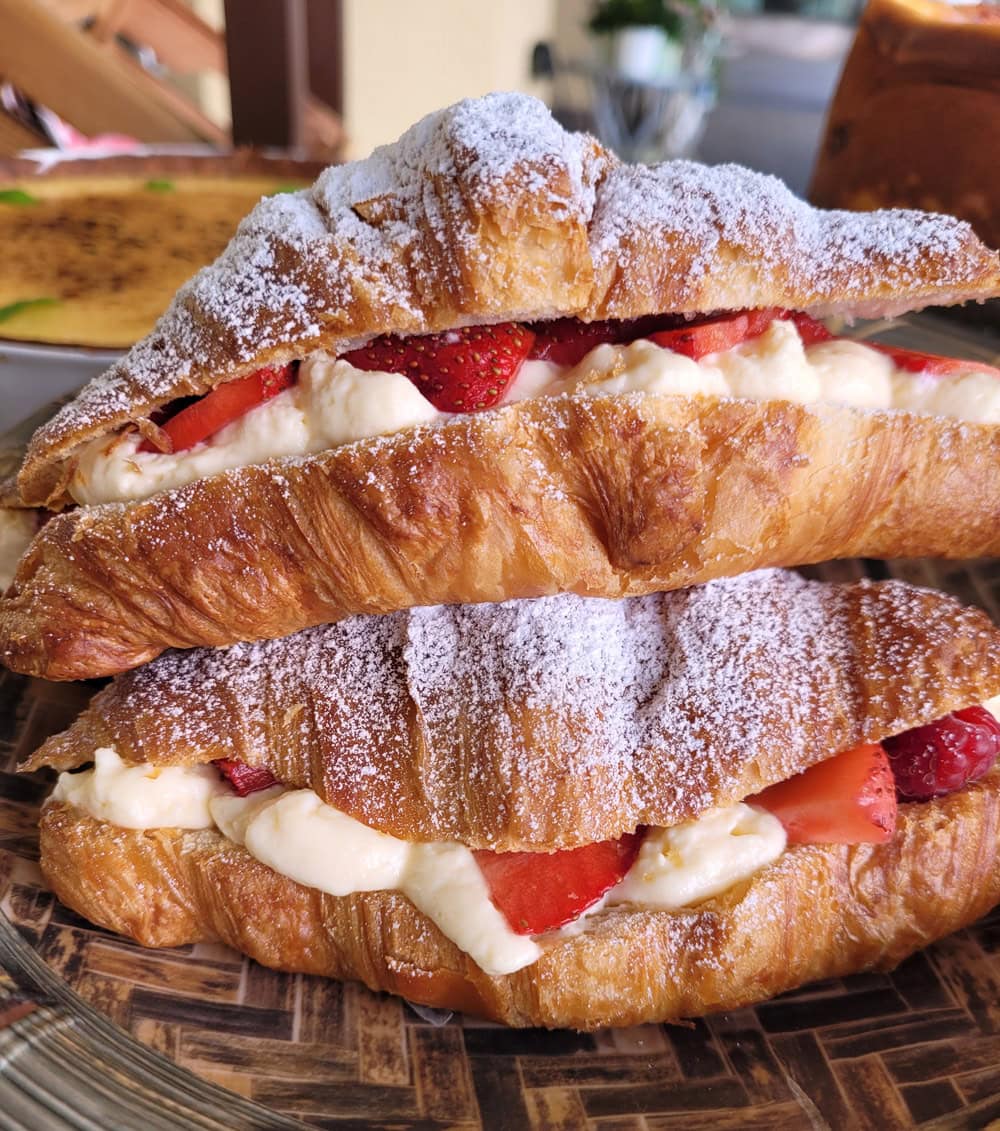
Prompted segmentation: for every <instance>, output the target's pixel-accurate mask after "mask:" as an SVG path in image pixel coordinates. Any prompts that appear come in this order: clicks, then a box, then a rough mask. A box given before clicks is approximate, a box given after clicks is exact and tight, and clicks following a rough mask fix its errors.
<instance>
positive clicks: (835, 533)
mask: <svg viewBox="0 0 1000 1131" xmlns="http://www.w3.org/2000/svg"><path fill="white" fill-rule="evenodd" d="M998 479H1000V429H998V428H996V427H992V426H988V425H973V424H963V423H961V422H959V421H955V420H948V419H944V418H940V417H931V416H920V415H915V414H912V413H906V412H863V411H860V410H857V409H852V408H846V407H840V406H834V405H813V406H804V405H798V404H791V403H789V402H775V401H771V402H761V403H754V402H749V401H730V400H719V399H717V398H698V397H671V396H659V395H652V394H629V395H623V396H611V397H585V396H573V397H557V398H541V399H538V400H533V401H523V402H520V403H518V404H512V405H508V406H505V407H503V408H500V409H497V410H495V411H493V412H488V413H483V414H480V415H471V416H460V417H456V418H454V419H452V420H450V421H448V422H447V423H446V424H444V425H443V426H441V427H439V428H423V429H412V430H409V431H407V432H405V433H401V434H397V435H392V436H387V437H382V438H378V439H372V440H366V441H361V442H358V443H355V444H349V445H346V446H344V447H342V448H337V449H335V450H333V451H330V452H327V453H324V454H323V455H321V456H317V457H312V458H307V459H302V460H284V461H275V462H272V463H270V464H266V465H258V466H254V467H247V468H242V469H240V470H238V471H233V472H226V473H223V474H220V475H216V476H212V477H210V478H208V479H204V480H199V481H197V482H195V483H192V484H189V485H188V486H186V487H182V488H179V489H177V490H174V491H168V492H163V493H162V494H159V495H156V496H154V497H153V498H151V499H148V500H146V501H143V502H139V503H133V504H129V505H125V506H122V505H107V506H101V507H93V508H80V509H79V510H77V511H74V512H71V513H69V514H66V515H60V516H57V517H56V518H54V519H53V520H52V521H51V522H49V523H47V524H46V526H44V527H43V529H42V530H41V531H40V532H39V534H38V536H37V537H36V539H35V541H34V543H33V544H32V546H31V548H30V549H29V551H28V553H27V554H26V555H25V557H24V558H23V559H22V561H21V563H20V565H19V568H18V570H17V574H16V576H15V579H14V583H13V586H12V588H11V589H10V590H9V591H8V593H7V594H6V595H5V596H4V597H3V598H2V600H0V659H2V661H3V662H4V663H5V664H6V665H7V666H9V667H11V668H13V669H14V670H15V671H23V672H27V673H30V674H33V675H40V676H44V677H46V678H49V679H86V678H92V677H95V676H100V675H113V674H116V673H118V672H121V671H125V670H127V669H129V668H132V667H135V666H137V665H139V664H142V663H145V662H146V661H148V660H150V659H152V658H153V657H154V656H156V655H158V654H159V653H160V652H161V651H163V649H164V648H167V647H179V648H189V647H192V646H196V645H204V644H208V645H225V644H232V643H234V642H236V641H239V640H253V639H261V638H271V637H279V636H285V635H287V634H289V633H292V632H296V631H298V630H299V629H303V628H306V627H309V626H311V625H316V624H326V623H330V622H332V621H335V620H338V619H340V618H342V617H345V616H349V615H351V614H354V613H373V612H389V611H392V610H396V609H403V608H410V607H413V606H416V605H433V604H444V603H467V602H480V601H504V600H507V599H509V598H521V597H537V596H540V595H544V594H552V593H559V592H573V593H578V594H581V595H590V596H604V597H621V596H626V595H636V594H642V593H651V592H658V591H661V590H666V589H675V588H682V587H684V586H688V585H694V584H697V583H699V582H702V581H705V580H708V579H710V578H713V577H720V576H727V575H731V574H738V573H741V572H744V571H747V570H752V569H757V568H760V567H763V566H772V565H777V566H786V565H799V564H805V563H811V562H818V561H824V560H828V559H830V558H836V557H851V556H858V557H919V556H924V555H930V556H941V557H957V558H963V557H964V558H972V557H981V556H983V557H984V556H990V555H996V554H1000V492H998V491H997V487H996V485H997V482H998Z"/></svg>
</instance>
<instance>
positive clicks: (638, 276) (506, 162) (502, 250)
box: [20, 94, 1000, 504]
mask: <svg viewBox="0 0 1000 1131" xmlns="http://www.w3.org/2000/svg"><path fill="white" fill-rule="evenodd" d="M998 290H1000V260H998V257H997V255H996V254H995V253H992V252H990V251H988V250H987V249H986V248H985V247H984V246H983V245H982V244H981V243H980V242H979V241H978V240H977V239H976V237H975V236H974V235H973V233H972V231H971V229H970V228H969V227H968V225H966V224H963V223H961V222H959V221H956V220H954V219H951V218H949V217H944V216H937V215H929V214H926V213H919V212H904V211H895V212H880V213H875V214H863V215H862V214H852V213H847V212H820V211H816V210H814V209H812V208H810V207H809V206H808V205H806V204H804V203H803V202H802V201H800V200H798V199H797V198H795V197H794V196H793V195H792V194H791V193H790V192H789V191H788V190H787V189H786V188H785V187H784V185H782V184H781V183H780V182H779V181H777V180H775V179H774V178H772V177H766V176H763V175H761V174H756V173H751V172H749V171H747V170H745V169H740V168H737V167H735V166H723V167H718V168H707V167H704V166H699V165H694V164H691V163H689V162H672V163H666V164H662V165H658V166H653V167H645V166H626V165H621V164H619V163H618V162H617V160H616V159H615V158H614V157H613V156H612V155H611V154H609V153H607V152H606V151H605V150H603V149H602V148H601V147H600V146H599V145H598V143H597V142H596V141H594V140H593V139H592V138H589V137H586V136H584V135H576V134H568V133H566V132H565V131H564V130H562V128H561V127H559V126H558V125H557V124H556V123H555V122H554V121H553V119H552V118H551V116H550V115H549V113H548V111H547V110H546V109H545V107H544V106H543V105H542V104H541V103H540V102H537V101H536V100H534V99H531V98H528V97H526V96H523V95H515V94H506V95H491V96H488V97H486V98H483V99H479V100H474V101H468V102H462V103H459V104H457V105H456V106H453V107H451V108H450V109H447V110H443V111H440V112H438V113H437V114H432V115H431V116H430V117H428V118H425V119H424V120H423V121H422V122H419V123H418V124H417V125H416V126H414V127H413V128H412V129H411V130H410V131H408V132H407V133H406V134H405V135H404V136H403V137H402V138H401V139H400V140H399V141H398V142H397V143H396V144H395V145H392V146H387V147H385V148H383V149H380V150H377V151H376V152H375V153H374V154H373V155H372V156H371V157H370V158H368V159H367V160H366V161H362V162H356V163H354V164H351V165H345V166H340V167H334V168H331V169H328V170H327V171H326V172H325V173H324V174H323V175H322V176H321V177H320V178H319V180H318V181H317V182H316V184H315V186H314V187H313V188H312V189H311V190H307V191H304V192H301V193H294V194H287V195H282V196H276V197H271V198H269V199H266V200H264V201H263V202H261V204H260V205H258V207H257V208H256V209H255V210H254V212H253V213H252V214H251V215H250V216H249V217H248V218H247V219H246V220H245V221H244V223H243V224H242V225H241V227H240V230H239V232H238V233H237V235H236V237H235V238H234V240H233V242H232V243H231V244H230V246H229V248H228V249H227V250H226V252H224V254H223V255H222V256H221V258H220V259H219V260H218V261H217V262H216V263H215V264H214V265H213V266H212V267H210V268H207V269H205V270H204V271H202V272H201V273H200V274H198V275H197V276H196V277H195V278H194V279H193V280H191V282H190V283H188V284H187V285H185V286H184V287H183V288H182V289H181V291H180V292H179V293H178V295H177V298H176V299H175V301H174V304H173V305H172V306H171V308H170V309H169V310H168V311H167V313H166V314H165V315H164V317H163V319H162V320H161V321H160V323H159V324H158V325H157V327H156V328H155V330H154V331H153V333H152V334H151V335H150V336H149V337H147V338H146V339H145V340H144V341H142V342H140V343H139V344H138V345H137V346H136V347H135V348H134V349H133V350H132V352H131V353H130V354H129V355H128V356H127V357H126V358H125V359H124V360H123V361H122V362H120V363H119V364H117V365H116V366H115V367H114V368H112V369H111V370H110V371H109V372H108V373H107V374H105V375H104V376H102V377H100V378H98V379H97V380H96V381H93V382H91V384H90V385H88V386H87V387H86V389H85V390H84V391H83V392H82V393H81V394H80V395H79V396H78V397H77V398H76V400H75V401H73V402H72V403H71V404H70V405H68V406H67V407H66V408H65V409H63V410H62V411H61V412H60V413H59V414H58V415H57V416H55V417H54V418H53V420H52V421H50V422H49V423H48V424H47V425H45V426H44V427H43V428H42V429H40V430H39V432H38V433H37V434H36V435H35V437H34V440H33V441H32V444H31V446H30V448H29V450H28V454H27V456H26V459H25V462H24V465H23V468H22V472H21V475H20V490H21V492H22V495H23V498H24V501H25V502H27V503H39V504H41V503H52V504H58V503H59V501H60V499H61V497H62V495H63V491H64V489H65V486H66V483H67V481H68V478H69V475H70V473H71V471H72V465H73V455H74V452H75V451H76V450H77V448H78V447H79V445H80V444H82V443H84V442H86V441H87V440H90V439H92V438H94V437H96V436H100V435H102V434H104V433H106V432H108V431H110V430H113V429H115V428H118V427H120V426H121V425H123V424H126V423H127V422H129V421H132V420H136V419H139V418H144V417H146V416H147V415H148V414H149V413H150V412H151V411H152V410H153V409H155V408H156V407H158V406H160V405H163V404H165V403H167V402H169V401H171V400H173V399H174V398H176V397H180V396H187V395H192V394H198V393H202V392H204V391H205V390H206V389H208V388H210V387H211V386H212V385H215V384H217V383H219V382H220V381H225V380H228V379H231V378H234V377H238V376H240V375H242V374H245V373H247V372H250V371H252V370H254V369H256V368H258V367H260V366H262V365H267V364H275V363H282V362H285V361H288V360H291V359H292V358H297V357H303V356H304V355H306V354H308V353H310V352H312V351H314V350H317V349H324V350H328V351H332V352H338V351H341V350H343V349H344V348H345V347H348V346H350V345H356V344H358V343H360V342H362V341H364V340H366V339H368V338H370V337H372V336H375V335H379V334H383V333H388V332H392V333H398V334H419V333H426V332H428V331H434V330H439V329H443V328H447V327H452V326H455V325H460V324H468V323H477V322H490V321H502V320H506V319H521V318H525V319H544V318H551V317H554V316H556V315H579V316H581V317H583V318H585V319H594V318H609V317H611V318H628V317H634V316H637V315H641V314H647V313H659V312H664V311H674V312H695V311H711V310H718V309H726V308H734V307H735V308H744V307H769V306H781V307H788V308H795V309H802V310H809V311H811V312H812V313H814V314H819V315H822V314H825V313H832V312H847V313H850V314H852V315H857V316H866V315H878V314H888V313H895V312H898V311H902V310H907V309H913V308H916V307H919V306H925V305H928V304H934V303H936V304H947V303H953V302H961V301H964V300H966V299H970V298H971V299H984V298H987V297H990V296H991V295H993V294H995V293H997V291H998Z"/></svg>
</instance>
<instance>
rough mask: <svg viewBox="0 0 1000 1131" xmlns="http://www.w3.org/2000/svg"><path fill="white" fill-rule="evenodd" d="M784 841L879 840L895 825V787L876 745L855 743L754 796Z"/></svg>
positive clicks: (750, 799)
mask: <svg viewBox="0 0 1000 1131" xmlns="http://www.w3.org/2000/svg"><path fill="white" fill-rule="evenodd" d="M747 801H748V803H749V804H751V805H759V806H760V807H761V808H762V809H767V810H768V812H770V813H773V814H774V815H775V816H776V817H777V818H778V820H779V821H781V823H782V824H783V825H784V826H785V832H786V833H787V834H788V842H789V844H884V843H885V842H886V841H887V840H890V839H891V837H892V834H893V832H895V829H896V785H895V782H894V781H893V777H892V769H891V768H890V766H889V759H888V757H887V756H886V753H885V751H884V750H883V749H882V747H881V746H879V745H878V744H875V745H873V746H856V747H855V748H854V749H853V750H845V751H844V753H843V754H837V755H835V756H834V757H833V758H828V759H827V760H826V761H825V762H820V763H818V764H817V765H815V766H810V768H809V769H808V770H804V771H803V772H802V773H801V774H796V775H795V777H793V778H789V779H788V780H787V781H783V782H778V784H777V785H772V786H769V787H768V788H767V789H765V790H764V791H763V792H761V793H758V794H757V795H756V796H754V797H748V798H747Z"/></svg>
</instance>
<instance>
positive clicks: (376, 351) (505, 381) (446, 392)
mask: <svg viewBox="0 0 1000 1131" xmlns="http://www.w3.org/2000/svg"><path fill="white" fill-rule="evenodd" d="M534 340H535V335H534V334H533V333H532V332H531V331H530V330H529V329H528V328H527V327H525V326H521V325H519V324H518V323H517V322H502V323H500V324H499V325H497V326H466V327H463V328H462V329H460V330H448V331H447V332H446V333H444V334H424V335H422V336H420V337H412V338H397V337H394V336H393V335H391V334H386V335H385V336H384V337H381V338H376V339H375V340H374V341H372V342H369V343H368V345H366V346H363V347H362V348H361V349H359V350H351V352H350V353H345V354H344V355H343V360H344V361H347V362H350V364H351V365H353V366H354V367H355V368H356V369H364V370H366V371H369V372H370V371H373V370H378V371H381V372H383V373H402V374H404V375H405V376H407V377H409V379H410V380H411V381H412V382H413V383H414V385H416V386H417V388H418V389H419V390H420V391H421V393H423V395H424V396H425V397H426V398H427V399H428V400H429V401H430V402H431V404H432V405H434V407H435V408H436V409H439V410H440V411H441V412H475V411H477V410H478V409H483V408H492V407H493V406H494V405H495V404H497V403H498V402H499V401H501V400H502V399H503V396H504V394H505V393H506V392H507V390H508V389H509V388H510V385H511V382H512V381H513V380H514V378H515V377H516V376H517V373H518V370H519V369H520V368H521V365H522V364H523V362H524V359H525V358H526V357H527V356H528V354H529V353H530V351H531V345H532V343H533V342H534Z"/></svg>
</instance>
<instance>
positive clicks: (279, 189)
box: [264, 184, 306, 196]
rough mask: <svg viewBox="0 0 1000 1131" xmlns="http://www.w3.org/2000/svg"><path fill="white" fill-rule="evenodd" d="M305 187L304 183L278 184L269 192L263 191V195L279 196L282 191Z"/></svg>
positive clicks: (297, 189) (296, 190) (292, 190)
mask: <svg viewBox="0 0 1000 1131" xmlns="http://www.w3.org/2000/svg"><path fill="white" fill-rule="evenodd" d="M305 187H306V186H305V185H292V184H288V185H278V187H277V188H273V189H271V191H270V192H268V193H265V194H264V195H265V196H281V194H282V193H285V192H298V191H299V190H300V189H304V188H305Z"/></svg>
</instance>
